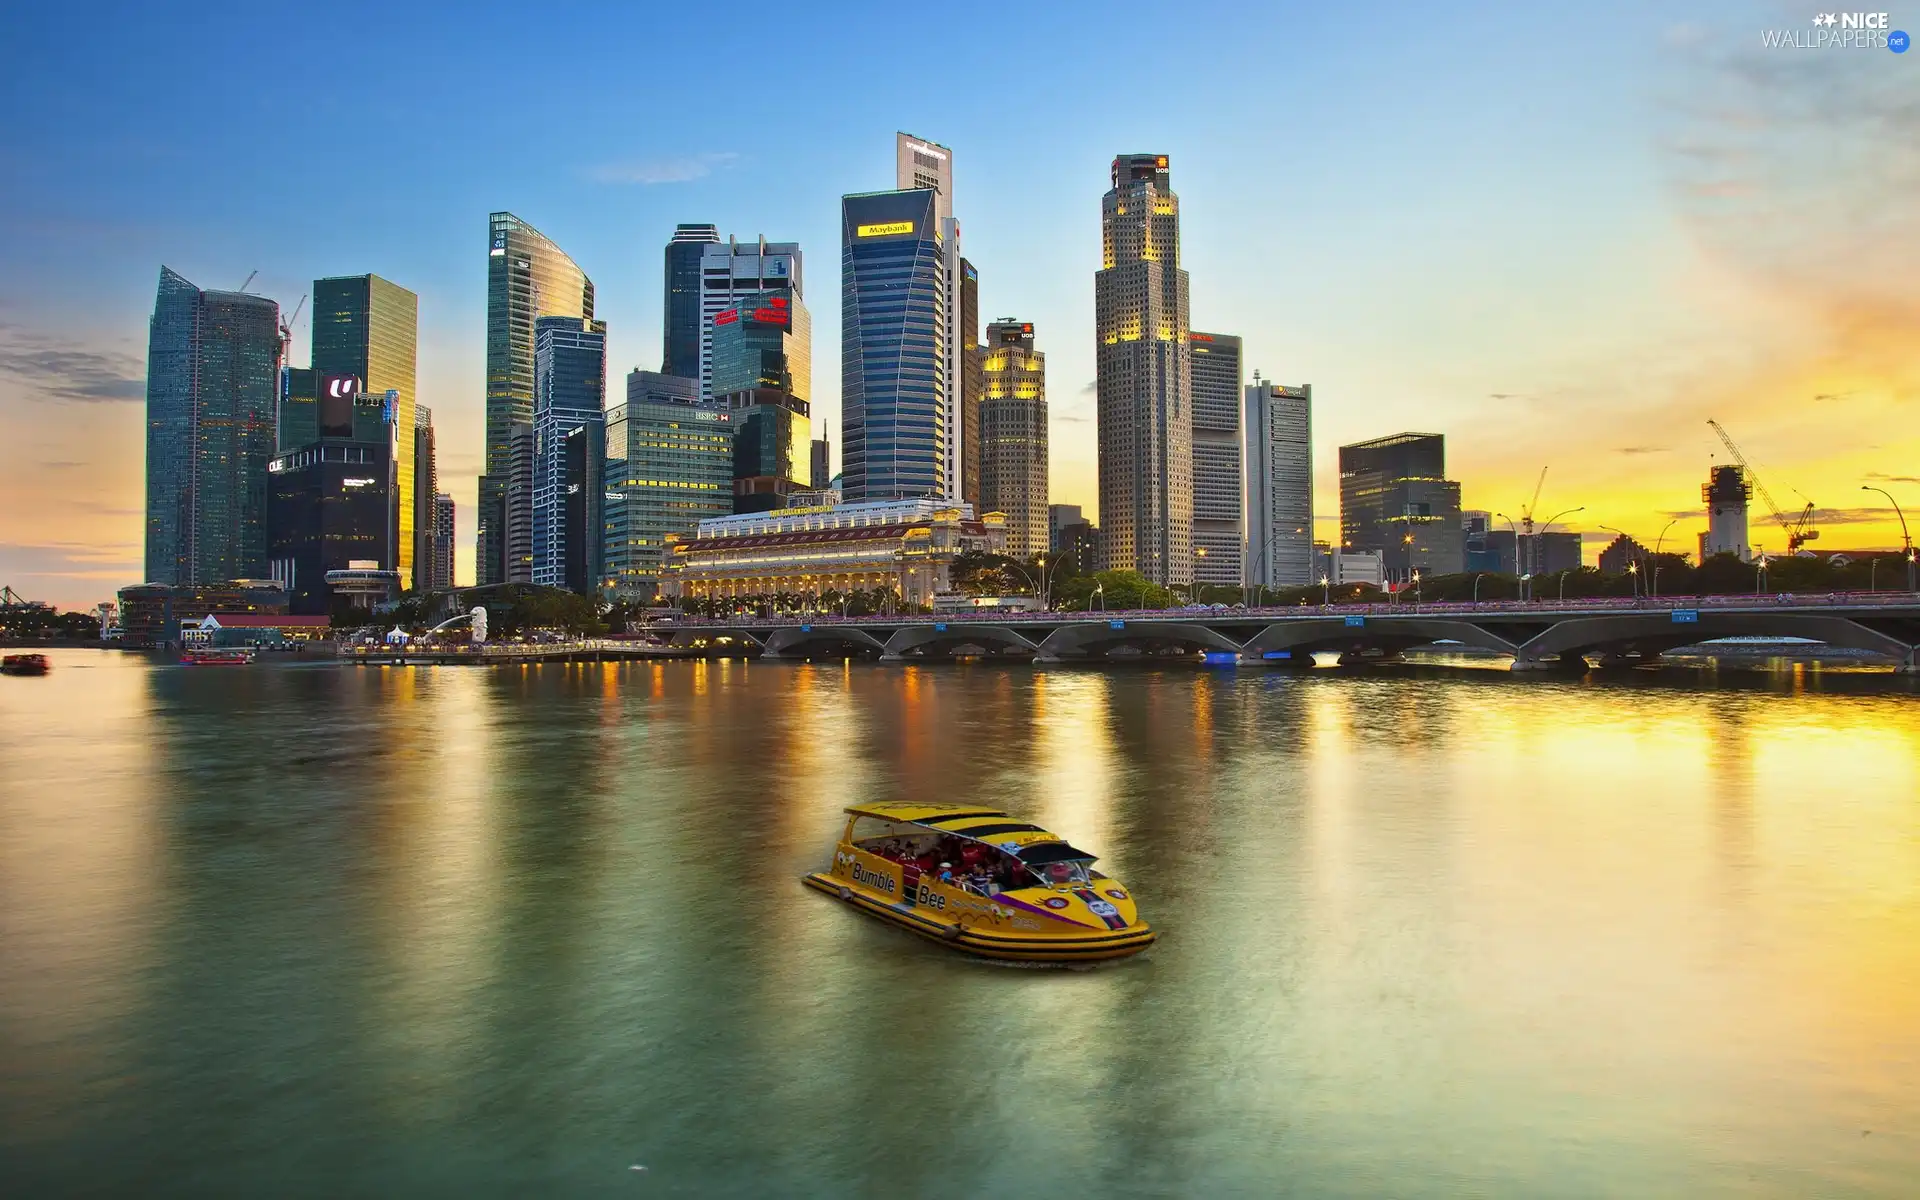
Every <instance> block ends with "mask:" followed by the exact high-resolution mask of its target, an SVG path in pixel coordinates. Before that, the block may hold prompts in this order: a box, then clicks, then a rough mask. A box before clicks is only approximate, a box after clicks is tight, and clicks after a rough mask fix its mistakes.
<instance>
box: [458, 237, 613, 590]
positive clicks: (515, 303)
mask: <svg viewBox="0 0 1920 1200" xmlns="http://www.w3.org/2000/svg"><path fill="white" fill-rule="evenodd" d="M488 237H489V242H488V248H487V256H488V257H487V461H486V474H484V475H482V476H481V477H480V506H479V507H480V512H479V520H478V522H477V528H476V530H475V534H474V537H475V553H476V556H475V564H474V575H475V578H476V581H477V582H479V583H481V584H488V583H505V582H521V583H524V582H527V581H528V580H530V579H531V578H532V576H533V547H532V541H531V533H532V528H533V517H532V512H531V510H527V511H516V512H511V513H510V512H509V509H510V508H511V507H512V499H513V497H522V498H523V499H521V500H520V501H519V503H521V504H522V505H526V504H531V502H532V487H531V483H532V481H531V479H527V480H518V479H515V478H514V476H513V460H514V447H513V429H514V426H515V425H526V426H531V425H532V423H533V323H534V321H535V320H536V319H538V318H540V317H575V318H581V319H588V318H591V317H592V316H593V281H592V280H591V279H588V278H587V276H586V273H585V272H584V271H582V270H581V269H580V268H579V267H578V266H576V265H575V264H574V261H573V260H572V259H571V258H568V257H567V256H566V254H565V253H564V252H562V251H561V249H560V247H558V246H556V245H554V244H553V243H552V242H551V241H549V240H548V239H547V238H546V237H545V236H544V235H543V234H541V232H540V231H539V230H537V229H535V228H534V227H533V226H531V225H529V224H527V223H526V222H525V221H522V220H521V219H520V218H518V217H516V216H514V215H513V214H512V213H504V212H501V213H494V214H493V215H492V216H491V217H489V218H488ZM527 461H529V462H530V461H531V460H530V459H528V460H527ZM515 530H518V531H520V535H521V536H520V537H519V539H518V541H517V544H516V540H515V539H514V538H513V537H512V536H511V535H512V533H513V532H514V531H515Z"/></svg>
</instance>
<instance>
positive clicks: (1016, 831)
mask: <svg viewBox="0 0 1920 1200" xmlns="http://www.w3.org/2000/svg"><path fill="white" fill-rule="evenodd" d="M847 812H848V813H849V814H851V815H853V816H856V817H873V818H875V819H876V820H881V821H897V822H900V823H902V824H907V825H918V826H921V827H922V828H925V829H931V830H934V831H935V832H938V833H946V834H952V835H953V836H954V837H961V838H967V839H969V840H971V841H976V842H984V843H986V844H987V845H989V846H992V847H994V848H995V849H997V850H1003V851H1005V852H1007V853H1009V854H1012V855H1015V856H1017V857H1018V858H1019V859H1020V861H1021V862H1025V863H1035V864H1045V863H1053V862H1067V861H1070V860H1074V859H1079V860H1084V861H1087V862H1092V861H1093V859H1094V856H1093V855H1091V854H1088V853H1087V852H1086V851H1084V850H1076V849H1075V848H1073V847H1072V846H1069V845H1067V843H1066V842H1065V841H1064V840H1062V839H1061V838H1060V836H1059V835H1058V834H1054V833H1049V832H1048V831H1047V830H1045V829H1042V828H1040V826H1038V825H1033V824H1030V823H1028V822H1026V821H1022V820H1020V819H1019V818H1018V817H1014V816H1009V815H1008V814H1007V813H1004V812H1001V811H1000V810H999V809H997V808H983V807H981V806H979V805H974V804H910V803H906V802H895V801H889V802H886V803H881V804H867V805H862V806H860V807H857V808H849V809H848V810H847Z"/></svg>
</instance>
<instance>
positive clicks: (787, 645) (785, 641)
mask: <svg viewBox="0 0 1920 1200" xmlns="http://www.w3.org/2000/svg"><path fill="white" fill-rule="evenodd" d="M836 645H838V646H851V647H854V648H855V649H859V650H871V651H873V652H875V653H877V654H884V653H886V649H887V645H886V643H885V642H883V641H881V640H880V639H879V638H877V637H875V636H873V635H872V634H871V633H868V632H867V631H866V630H864V629H860V628H856V627H855V626H851V625H813V626H800V625H789V626H786V627H785V628H782V629H776V630H774V631H773V632H772V633H770V634H768V635H767V640H766V643H765V644H764V646H763V647H762V648H761V651H760V657H762V658H799V657H802V655H801V653H799V652H800V651H803V650H804V649H806V648H821V649H824V648H826V647H828V646H836Z"/></svg>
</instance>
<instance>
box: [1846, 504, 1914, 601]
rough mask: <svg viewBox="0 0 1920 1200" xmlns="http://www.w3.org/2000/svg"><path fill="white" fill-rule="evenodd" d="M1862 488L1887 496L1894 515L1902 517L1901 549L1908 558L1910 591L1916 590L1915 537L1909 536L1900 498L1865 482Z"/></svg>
mask: <svg viewBox="0 0 1920 1200" xmlns="http://www.w3.org/2000/svg"><path fill="white" fill-rule="evenodd" d="M1860 490H1861V491H1863V492H1879V493H1880V494H1881V495H1882V496H1885V497H1886V498H1887V503H1889V504H1891V505H1893V515H1894V516H1896V517H1899V518H1900V549H1901V552H1902V557H1904V558H1905V559H1906V560H1907V590H1908V591H1909V592H1911V591H1915V590H1916V589H1915V587H1914V584H1913V571H1914V554H1913V538H1912V537H1910V536H1908V534H1907V514H1905V513H1903V512H1901V511H1900V502H1899V501H1898V500H1895V499H1894V498H1893V493H1892V492H1890V491H1888V490H1887V489H1885V488H1878V487H1873V486H1871V485H1869V484H1864V483H1863V484H1861V485H1860Z"/></svg>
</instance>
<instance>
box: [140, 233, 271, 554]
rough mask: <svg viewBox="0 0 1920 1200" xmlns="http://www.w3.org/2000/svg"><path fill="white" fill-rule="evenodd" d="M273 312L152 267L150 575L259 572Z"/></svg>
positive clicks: (260, 300) (250, 299)
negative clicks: (155, 278) (155, 283)
mask: <svg viewBox="0 0 1920 1200" xmlns="http://www.w3.org/2000/svg"><path fill="white" fill-rule="evenodd" d="M279 322H280V306H279V305H277V304H275V303H274V302H273V301H271V300H268V299H267V298H265V297H264V296H254V295H248V294H246V293H243V292H209V291H201V290H200V289H199V288H197V287H195V286H194V285H193V284H192V283H189V282H188V281H187V280H186V279H185V278H184V277H182V276H181V275H180V274H179V273H177V272H175V271H173V270H172V269H170V268H168V267H161V268H160V286H159V290H158V293H157V295H156V296H155V298H154V305H153V320H152V323H151V325H150V326H149V329H148V338H147V514H146V518H147V526H146V573H147V579H148V581H149V582H152V583H169V584H202V583H222V582H225V581H227V580H230V579H241V578H254V577H261V576H264V575H265V574H266V564H267V542H268V530H267V504H268V487H267V465H268V462H269V460H271V459H272V458H273V450H274V441H275V429H274V426H275V419H274V418H275V398H276V395H277V393H278V389H279V383H280V381H279V379H278V377H277V374H278V373H277V370H276V368H277V367H278V366H279V358H280V324H279Z"/></svg>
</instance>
